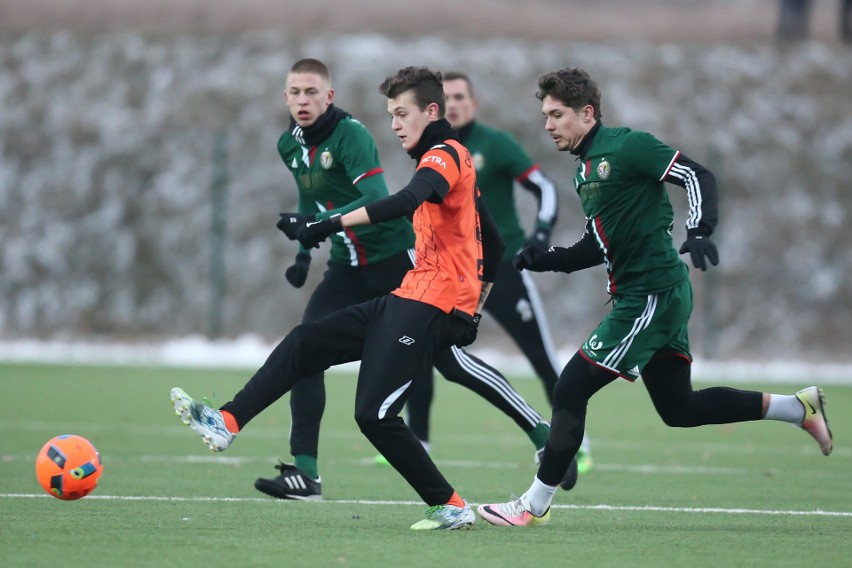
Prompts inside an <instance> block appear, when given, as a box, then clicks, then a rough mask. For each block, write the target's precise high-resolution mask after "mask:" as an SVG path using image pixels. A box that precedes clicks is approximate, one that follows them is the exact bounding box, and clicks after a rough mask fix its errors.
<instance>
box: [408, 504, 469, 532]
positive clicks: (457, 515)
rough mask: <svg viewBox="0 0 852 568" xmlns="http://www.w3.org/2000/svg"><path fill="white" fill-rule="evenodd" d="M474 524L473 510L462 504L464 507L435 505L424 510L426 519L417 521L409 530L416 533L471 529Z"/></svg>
mask: <svg viewBox="0 0 852 568" xmlns="http://www.w3.org/2000/svg"><path fill="white" fill-rule="evenodd" d="M475 523H476V515H474V514H473V509H471V508H470V505H468V504H467V501H465V502H464V507H456V506H455V505H435V506H434V507H429V508H428V509H426V518H425V519H423V520H422V521H417V522H416V523H414V524H413V525H411V528H412V529H413V530H416V531H424V530H426V531H430V530H438V529H446V530H456V529H472V528H473V525H474V524H475Z"/></svg>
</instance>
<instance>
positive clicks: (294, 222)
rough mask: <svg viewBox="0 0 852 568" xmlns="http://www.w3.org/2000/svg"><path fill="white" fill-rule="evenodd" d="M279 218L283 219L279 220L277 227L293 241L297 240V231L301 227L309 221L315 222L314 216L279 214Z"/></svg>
mask: <svg viewBox="0 0 852 568" xmlns="http://www.w3.org/2000/svg"><path fill="white" fill-rule="evenodd" d="M279 216H280V217H281V218H280V219H278V222H277V223H276V224H275V226H276V227H278V229H280V230H281V231H283V232H284V234H285V235H287V238H288V239H290V240H291V241H293V240H295V239H296V231H297V230H298V229H299V227H301V226H302V225H304V224H305V223H307V222H308V221H314V220H315V217H314V216H313V215H302V214H301V213H279Z"/></svg>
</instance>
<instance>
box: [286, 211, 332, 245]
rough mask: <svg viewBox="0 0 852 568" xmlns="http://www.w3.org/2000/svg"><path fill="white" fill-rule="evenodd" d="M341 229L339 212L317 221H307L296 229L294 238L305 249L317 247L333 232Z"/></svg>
mask: <svg viewBox="0 0 852 568" xmlns="http://www.w3.org/2000/svg"><path fill="white" fill-rule="evenodd" d="M342 230H343V224H342V223H341V221H340V213H337V214H335V215H332V216H331V217H329V218H327V219H320V220H319V221H307V222H306V223H304V224H302V225H300V226H299V228H298V229H297V230H296V240H298V241H299V242H300V243H302V246H303V247H305V248H306V249H309V248H319V244H320V243H321V242H323V241H324V240H326V239H327V238H328V237H330V236H331V235H333V234H334V233H339V232H340V231H342Z"/></svg>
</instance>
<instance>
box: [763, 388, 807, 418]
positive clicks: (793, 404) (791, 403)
mask: <svg viewBox="0 0 852 568" xmlns="http://www.w3.org/2000/svg"><path fill="white" fill-rule="evenodd" d="M763 419H764V420H780V421H781V422H789V423H791V424H795V425H796V426H801V425H802V420H804V419H805V408H804V407H803V406H802V402H801V401H800V400H799V399H798V398H797V397H796V395H794V394H790V395H786V394H770V395H769V407H768V408H767V409H766V416H765V417H764V418H763Z"/></svg>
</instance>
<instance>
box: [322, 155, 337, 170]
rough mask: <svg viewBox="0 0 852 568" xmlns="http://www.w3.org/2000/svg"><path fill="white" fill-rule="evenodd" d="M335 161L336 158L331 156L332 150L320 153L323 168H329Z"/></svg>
mask: <svg viewBox="0 0 852 568" xmlns="http://www.w3.org/2000/svg"><path fill="white" fill-rule="evenodd" d="M333 163H334V159H333V158H332V157H331V152H329V151H328V150H325V151H324V152H323V153H322V154H320V165H321V166H322V169H324V170H327V169H328V168H330V167H331V165H332V164H333Z"/></svg>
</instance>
